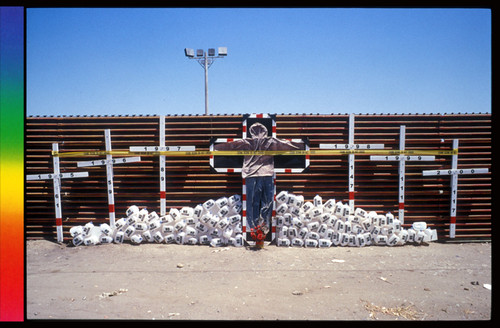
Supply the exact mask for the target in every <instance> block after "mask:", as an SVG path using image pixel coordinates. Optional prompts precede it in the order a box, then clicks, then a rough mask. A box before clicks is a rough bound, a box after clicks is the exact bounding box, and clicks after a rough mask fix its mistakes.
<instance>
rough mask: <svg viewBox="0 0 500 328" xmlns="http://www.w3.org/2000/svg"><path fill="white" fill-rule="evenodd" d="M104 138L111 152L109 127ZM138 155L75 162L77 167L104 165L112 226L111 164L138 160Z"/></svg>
mask: <svg viewBox="0 0 500 328" xmlns="http://www.w3.org/2000/svg"><path fill="white" fill-rule="evenodd" d="M104 139H105V142H106V151H107V152H111V132H110V130H109V129H105V130H104ZM140 161H141V158H140V157H124V158H117V159H113V155H111V154H107V155H106V159H100V160H93V161H84V162H77V165H78V167H86V166H99V165H106V179H107V183H106V185H107V186H108V209H109V223H110V225H111V226H112V227H114V226H115V195H114V186H113V176H114V175H113V164H124V163H132V162H140Z"/></svg>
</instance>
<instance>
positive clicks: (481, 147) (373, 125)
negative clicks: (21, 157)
mask: <svg viewBox="0 0 500 328" xmlns="http://www.w3.org/2000/svg"><path fill="white" fill-rule="evenodd" d="M348 122H349V115H347V114H340V115H311V114H302V115H301V114H288V115H287V114H281V115H277V116H276V126H277V137H279V138H296V139H297V138H308V139H309V144H310V148H311V150H314V149H319V145H320V144H322V143H347V142H348V132H349V128H348ZM241 123H242V116H241V115H208V116H189V115H186V116H185V115H173V116H166V123H165V130H166V145H167V146H181V145H194V146H196V149H197V150H208V149H209V144H210V139H211V138H240V137H241V136H242V127H241ZM401 125H405V126H406V149H407V150H411V149H426V150H439V149H444V150H449V149H451V147H452V140H453V139H454V138H457V139H459V150H460V152H459V157H458V168H482V167H486V168H489V169H490V171H491V157H492V156H491V155H492V154H491V114H448V115H356V116H355V143H383V144H384V145H385V149H399V129H400V126H401ZM104 129H111V140H112V147H113V150H128V149H129V147H130V146H155V145H158V142H159V141H158V140H159V117H158V116H101V117H84V116H80V117H78V116H70V117H28V118H26V124H25V156H26V162H25V173H26V174H41V173H50V172H52V170H53V167H52V156H51V144H52V143H53V142H58V143H59V148H60V151H61V152H68V151H101V150H105V144H104ZM355 158H356V162H355V163H356V165H355V205H356V207H362V208H363V209H365V210H368V211H369V210H375V211H378V212H384V213H385V212H387V211H391V212H393V213H397V211H398V206H399V205H398V163H397V162H375V161H370V157H369V156H368V155H356V157H355ZM96 159H97V157H96ZM82 160H89V159H88V158H61V172H77V171H88V172H89V177H88V178H79V179H74V180H70V179H65V180H63V183H62V187H61V195H62V209H63V228H64V234H65V238H69V228H70V227H71V226H73V225H78V224H83V223H86V222H88V221H90V220H92V221H94V222H95V223H102V222H107V219H108V216H109V214H108V205H107V193H106V169H105V167H104V166H96V167H85V168H78V167H77V164H76V163H77V162H78V161H82ZM347 164H348V160H347V156H345V155H341V156H339V155H331V156H316V157H315V156H311V159H310V167H309V169H308V170H307V171H306V172H303V173H278V174H277V179H276V180H277V181H276V185H277V191H278V192H279V191H281V190H287V191H289V192H292V193H294V194H301V195H304V198H305V199H306V201H307V200H309V201H312V199H313V197H314V196H315V195H316V194H319V195H320V196H322V197H323V199H324V200H326V199H329V198H335V199H336V200H337V201H338V200H341V201H343V202H344V203H347V202H348V199H349V198H348V188H347V183H348V179H347V174H348V166H347ZM166 167H167V190H166V198H167V202H166V206H167V210H168V209H170V208H172V207H182V206H195V205H196V204H198V203H202V202H204V201H206V200H207V199H210V198H213V199H217V198H218V197H222V196H228V195H232V194H236V193H237V194H240V193H241V176H240V174H239V173H214V172H212V171H211V169H210V165H209V160H208V157H207V158H205V157H167V160H166ZM450 167H451V156H436V161H434V162H406V192H405V223H406V225H409V224H411V223H412V222H414V221H421V220H423V221H426V222H427V223H428V224H429V225H430V226H432V227H433V228H435V229H437V230H438V233H439V237H440V238H441V239H446V238H448V234H449V220H450V216H449V211H450V177H449V176H443V177H430V176H426V177H424V176H422V171H423V170H435V169H447V168H450ZM114 188H115V189H114V190H115V208H116V213H117V214H116V215H117V218H119V217H120V216H124V213H125V210H126V209H127V208H128V207H129V206H130V205H134V204H135V205H138V206H145V207H147V208H148V209H149V210H150V211H152V210H154V211H157V212H158V213H159V207H160V206H159V202H160V201H159V160H158V157H150V156H146V157H144V156H143V157H142V160H141V162H138V163H128V164H121V165H115V166H114ZM25 189H26V197H25V226H26V236H27V238H30V239H34V238H49V239H52V238H53V239H55V219H54V200H53V186H52V181H43V180H40V181H26V182H25ZM457 212H458V213H457V227H456V238H457V239H461V240H465V239H468V238H472V239H490V238H491V173H488V174H482V175H469V176H460V177H459V179H458V210H457Z"/></svg>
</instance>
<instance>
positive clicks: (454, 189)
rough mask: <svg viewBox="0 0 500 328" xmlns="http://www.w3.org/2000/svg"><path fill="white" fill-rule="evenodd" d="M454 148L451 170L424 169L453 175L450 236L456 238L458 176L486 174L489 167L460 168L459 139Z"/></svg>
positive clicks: (433, 172) (430, 173) (428, 173)
mask: <svg viewBox="0 0 500 328" xmlns="http://www.w3.org/2000/svg"><path fill="white" fill-rule="evenodd" d="M453 150H456V151H457V154H455V155H452V158H451V169H450V170H428V171H422V175H423V176H440V175H451V204H450V238H455V225H456V222H457V191H458V176H459V175H464V174H484V173H488V169H487V168H479V169H458V168H457V166H458V139H454V140H453Z"/></svg>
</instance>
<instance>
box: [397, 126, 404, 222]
mask: <svg viewBox="0 0 500 328" xmlns="http://www.w3.org/2000/svg"><path fill="white" fill-rule="evenodd" d="M405 138H406V126H405V125H401V126H400V127H399V150H401V151H403V150H405ZM400 155H401V158H404V157H405V156H403V154H400ZM398 180H399V186H398V187H399V188H398V193H399V194H398V196H399V213H398V217H399V220H400V221H401V224H404V222H405V219H404V217H405V160H404V159H402V160H400V161H399V179H398Z"/></svg>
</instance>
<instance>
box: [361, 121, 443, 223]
mask: <svg viewBox="0 0 500 328" xmlns="http://www.w3.org/2000/svg"><path fill="white" fill-rule="evenodd" d="M405 137H406V126H405V125H401V126H400V127H399V150H400V151H404V150H405ZM370 160H371V161H398V162H399V179H398V180H399V188H398V191H399V196H398V197H399V220H400V221H401V224H404V213H405V210H404V208H405V162H406V161H434V160H435V156H406V155H403V154H401V155H397V156H370Z"/></svg>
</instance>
